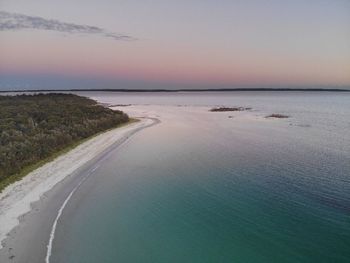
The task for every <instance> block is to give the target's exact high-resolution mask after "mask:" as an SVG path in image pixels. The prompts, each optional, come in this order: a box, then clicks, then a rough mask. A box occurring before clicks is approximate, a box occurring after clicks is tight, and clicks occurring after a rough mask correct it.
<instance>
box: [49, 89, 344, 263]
mask: <svg viewBox="0 0 350 263" xmlns="http://www.w3.org/2000/svg"><path fill="white" fill-rule="evenodd" d="M78 94H79V95H83V96H88V97H90V98H93V99H95V100H97V101H99V102H101V103H106V104H111V105H118V104H119V105H120V104H124V105H127V104H132V105H137V107H143V108H144V111H145V112H146V111H147V110H148V109H152V112H153V113H154V114H155V116H159V118H160V119H161V121H162V122H161V123H160V124H157V125H154V126H152V127H150V128H147V129H144V130H142V131H141V132H139V133H137V134H135V135H134V136H133V137H132V138H130V139H129V140H128V141H126V142H125V143H124V144H123V145H121V146H120V147H118V148H116V149H115V150H114V151H112V152H111V153H110V154H109V155H108V157H107V158H105V160H103V161H102V162H101V163H100V164H99V166H98V167H97V168H96V172H95V174H94V176H92V177H90V178H89V179H88V180H86V182H84V183H83V184H82V185H81V186H80V187H79V189H78V190H77V191H76V192H75V193H74V195H73V196H72V198H71V199H70V201H69V202H68V203H67V205H66V207H65V208H64V211H63V213H62V215H61V217H60V220H59V222H58V224H57V228H56V235H55V239H54V241H53V248H52V255H51V259H50V262H57V263H58V262H65V263H79V262H81V263H90V262H91V263H96V262H111V263H112V262H113V263H117V262H120V263H206V262H207V263H273V262H276V263H289V262H290V263H322V262H324V263H348V262H350V93H349V92H348V93H346V92H287V91H284V92H272V91H269V92H266V91H265V92H255V91H254V92H253V91H251V92H174V93H137V92H135V93H118V92H78ZM152 105H156V106H152ZM218 106H229V107H233V106H235V107H236V106H237V107H249V108H251V110H248V111H243V112H232V113H227V112H225V113H224V112H215V113H214V112H209V111H208V109H210V108H211V107H218ZM128 107H129V108H130V109H131V108H132V107H133V106H125V107H120V109H121V110H124V109H125V111H128ZM273 113H278V114H284V115H287V116H289V118H286V119H271V118H265V117H266V116H268V115H270V114H273Z"/></svg>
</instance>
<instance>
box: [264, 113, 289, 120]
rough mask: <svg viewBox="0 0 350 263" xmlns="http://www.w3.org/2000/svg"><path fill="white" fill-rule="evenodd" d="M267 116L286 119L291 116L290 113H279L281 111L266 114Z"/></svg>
mask: <svg viewBox="0 0 350 263" xmlns="http://www.w3.org/2000/svg"><path fill="white" fill-rule="evenodd" d="M265 118H277V119H286V118H289V116H288V115H283V114H279V113H273V114H270V115H268V116H266V117H265Z"/></svg>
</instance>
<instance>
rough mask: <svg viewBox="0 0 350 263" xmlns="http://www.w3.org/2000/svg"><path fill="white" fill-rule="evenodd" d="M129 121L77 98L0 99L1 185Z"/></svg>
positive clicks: (90, 100)
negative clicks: (58, 154) (100, 133)
mask: <svg viewBox="0 0 350 263" xmlns="http://www.w3.org/2000/svg"><path fill="white" fill-rule="evenodd" d="M128 121H129V117H128V115H126V114H125V113H123V112H122V111H113V110H111V109H109V108H106V107H104V106H102V105H99V104H98V103H97V102H96V101H94V100H92V99H88V98H85V97H81V96H77V95H73V94H58V93H51V94H35V95H17V96H0V183H1V182H2V181H4V180H7V181H8V180H9V179H11V177H14V176H16V175H18V174H19V173H21V171H23V169H25V168H26V167H28V166H31V165H34V164H35V163H38V162H40V161H42V160H44V159H46V158H48V157H50V156H52V155H53V154H55V153H57V152H59V151H61V150H63V149H65V148H67V147H69V146H71V145H73V144H74V143H77V142H78V141H80V140H83V139H85V138H88V137H90V136H92V135H95V134H97V133H99V132H102V131H105V130H108V129H110V128H114V127H117V126H118V125H120V124H123V123H126V122H128Z"/></svg>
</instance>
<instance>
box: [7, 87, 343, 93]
mask: <svg viewBox="0 0 350 263" xmlns="http://www.w3.org/2000/svg"><path fill="white" fill-rule="evenodd" d="M80 91H92V92H172V93H174V92H228V91H230V92H231V91H233V92H234V91H244V92H251V91H301V92H303V91H306V92H350V88H349V89H344V88H332V89H331V88H227V89H226V88H225V89H31V90H23V89H22V90H0V93H6V92H80Z"/></svg>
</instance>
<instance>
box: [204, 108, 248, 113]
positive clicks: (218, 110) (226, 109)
mask: <svg viewBox="0 0 350 263" xmlns="http://www.w3.org/2000/svg"><path fill="white" fill-rule="evenodd" d="M251 109H252V108H245V107H217V108H212V109H210V110H209V111H212V112H225V111H245V110H251Z"/></svg>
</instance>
